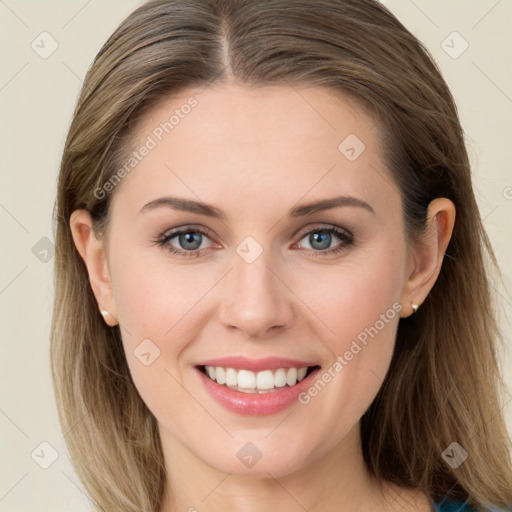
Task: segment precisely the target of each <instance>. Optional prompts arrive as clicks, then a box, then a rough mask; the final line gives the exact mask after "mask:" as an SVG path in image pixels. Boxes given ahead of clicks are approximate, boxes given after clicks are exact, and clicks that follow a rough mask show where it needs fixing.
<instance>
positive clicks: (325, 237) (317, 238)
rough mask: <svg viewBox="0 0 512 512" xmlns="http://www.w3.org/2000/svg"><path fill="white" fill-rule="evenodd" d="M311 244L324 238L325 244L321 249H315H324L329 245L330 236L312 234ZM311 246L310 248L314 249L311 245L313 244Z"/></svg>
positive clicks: (326, 234)
mask: <svg viewBox="0 0 512 512" xmlns="http://www.w3.org/2000/svg"><path fill="white" fill-rule="evenodd" d="M312 236H313V242H314V243H316V242H317V241H320V242H321V241H322V238H324V242H325V240H327V243H324V244H323V245H322V246H321V247H316V248H317V249H326V248H328V247H329V245H330V238H331V235H330V233H322V234H318V233H314V234H313V235H312ZM311 246H312V247H315V246H314V245H313V243H311Z"/></svg>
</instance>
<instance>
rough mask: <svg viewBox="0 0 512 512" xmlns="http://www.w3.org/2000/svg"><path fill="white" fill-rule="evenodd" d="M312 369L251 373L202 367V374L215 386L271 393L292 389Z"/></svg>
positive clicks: (278, 369) (282, 369)
mask: <svg viewBox="0 0 512 512" xmlns="http://www.w3.org/2000/svg"><path fill="white" fill-rule="evenodd" d="M313 368H314V367H312V366H311V367H307V366H305V367H302V368H293V367H292V368H277V369H275V370H271V369H267V370H263V371H259V372H253V371H251V370H245V369H235V368H224V367H222V366H208V365H205V366H203V367H202V369H203V372H204V373H205V375H206V376H207V377H209V378H210V379H211V380H213V381H215V382H217V384H221V385H224V386H226V387H228V388H230V389H234V390H236V391H241V392H243V393H260V394H261V393H271V392H273V391H276V390H277V389H279V388H283V387H285V386H288V387H292V386H295V385H296V384H297V382H300V381H301V380H303V379H304V378H305V377H306V375H307V374H308V371H309V372H310V371H311V370H313Z"/></svg>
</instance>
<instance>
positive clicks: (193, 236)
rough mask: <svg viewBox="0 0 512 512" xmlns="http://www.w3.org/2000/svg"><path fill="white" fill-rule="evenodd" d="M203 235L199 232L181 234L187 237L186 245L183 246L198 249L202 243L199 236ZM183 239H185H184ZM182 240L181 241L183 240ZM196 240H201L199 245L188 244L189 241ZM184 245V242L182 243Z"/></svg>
mask: <svg viewBox="0 0 512 512" xmlns="http://www.w3.org/2000/svg"><path fill="white" fill-rule="evenodd" d="M200 236H201V235H200V234H199V233H195V234H191V233H184V234H182V235H181V237H183V238H184V239H185V247H183V248H184V249H198V248H199V246H200V245H201V243H200V241H199V237H200ZM182 240H183V239H182ZM182 240H180V242H181V241H182ZM194 241H196V242H197V241H199V245H198V246H197V247H189V246H187V244H189V243H192V244H193V243H194ZM182 246H183V244H182Z"/></svg>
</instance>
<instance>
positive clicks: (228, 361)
mask: <svg viewBox="0 0 512 512" xmlns="http://www.w3.org/2000/svg"><path fill="white" fill-rule="evenodd" d="M196 366H221V367H222V368H234V369H236V370H251V371H253V372H259V371H263V370H275V369H277V368H305V367H307V366H317V363H314V362H311V361H299V360H297V359H288V358H284V357H265V358H261V359H249V358H247V357H240V356H232V357H221V358H216V359H208V360H205V361H200V362H199V363H197V364H196Z"/></svg>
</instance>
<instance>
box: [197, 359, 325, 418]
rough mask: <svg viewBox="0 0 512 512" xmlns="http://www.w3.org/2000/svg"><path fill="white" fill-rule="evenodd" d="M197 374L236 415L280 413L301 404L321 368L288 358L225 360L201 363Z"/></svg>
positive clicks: (209, 390) (216, 397)
mask: <svg viewBox="0 0 512 512" xmlns="http://www.w3.org/2000/svg"><path fill="white" fill-rule="evenodd" d="M195 371H196V375H197V376H198V378H199V380H200V382H201V383H202V387H203V389H204V390H205V391H206V393H207V395H209V397H210V398H212V399H213V400H214V401H215V402H217V403H218V404H219V405H220V406H222V408H224V409H227V410H228V411H231V412H233V413H236V414H242V415H249V416H262V415H263V416H264V415H269V414H276V413H278V412H280V411H284V410H285V409H287V408H289V407H291V406H293V405H294V404H296V403H297V397H298V396H299V394H300V393H302V392H304V391H305V390H306V389H308V387H309V386H311V383H312V382H313V381H314V379H315V375H316V374H317V373H318V372H319V371H320V366H319V365H318V364H317V363H316V362H314V361H306V360H303V361H299V360H293V359H286V358H276V357H272V358H264V359H251V358H246V357H224V358H218V359H209V360H206V361H201V362H199V363H198V364H196V365H195Z"/></svg>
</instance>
